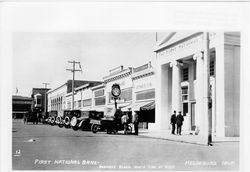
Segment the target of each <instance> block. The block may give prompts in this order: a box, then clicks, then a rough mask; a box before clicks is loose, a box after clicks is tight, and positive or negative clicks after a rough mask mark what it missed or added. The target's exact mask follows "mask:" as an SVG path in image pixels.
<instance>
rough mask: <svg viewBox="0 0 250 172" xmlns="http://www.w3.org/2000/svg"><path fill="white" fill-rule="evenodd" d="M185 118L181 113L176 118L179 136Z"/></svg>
mask: <svg viewBox="0 0 250 172" xmlns="http://www.w3.org/2000/svg"><path fill="white" fill-rule="evenodd" d="M183 121H184V118H183V116H182V114H181V112H179V114H178V115H177V116H176V124H177V134H179V135H181V126H182V124H183Z"/></svg>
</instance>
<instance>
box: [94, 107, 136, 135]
mask: <svg viewBox="0 0 250 172" xmlns="http://www.w3.org/2000/svg"><path fill="white" fill-rule="evenodd" d="M123 115H124V112H122V111H121V110H119V109H114V108H109V109H107V110H106V111H105V115H104V118H101V119H100V120H91V121H90V123H91V124H92V125H91V131H92V132H93V133H96V132H98V131H106V132H107V134H111V133H114V134H115V133H117V132H118V131H119V130H124V126H123V124H122V123H121V117H122V116H123ZM130 121H131V120H130ZM131 132H132V128H131V126H130V125H129V126H128V133H131Z"/></svg>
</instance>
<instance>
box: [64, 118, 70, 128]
mask: <svg viewBox="0 0 250 172" xmlns="http://www.w3.org/2000/svg"><path fill="white" fill-rule="evenodd" d="M64 126H65V128H68V127H69V126H70V119H69V117H68V116H66V117H65V119H64Z"/></svg>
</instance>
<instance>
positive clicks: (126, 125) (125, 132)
mask: <svg viewBox="0 0 250 172" xmlns="http://www.w3.org/2000/svg"><path fill="white" fill-rule="evenodd" d="M123 126H124V134H127V133H128V124H127V123H124V124H123Z"/></svg>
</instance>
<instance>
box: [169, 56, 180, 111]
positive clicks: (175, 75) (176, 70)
mask: <svg viewBox="0 0 250 172" xmlns="http://www.w3.org/2000/svg"><path fill="white" fill-rule="evenodd" d="M180 66H181V64H180V63H179V62H177V61H173V62H171V63H170V67H172V69H173V70H172V111H174V110H175V111H176V112H177V113H178V111H181V87H180V84H181V72H180Z"/></svg>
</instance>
